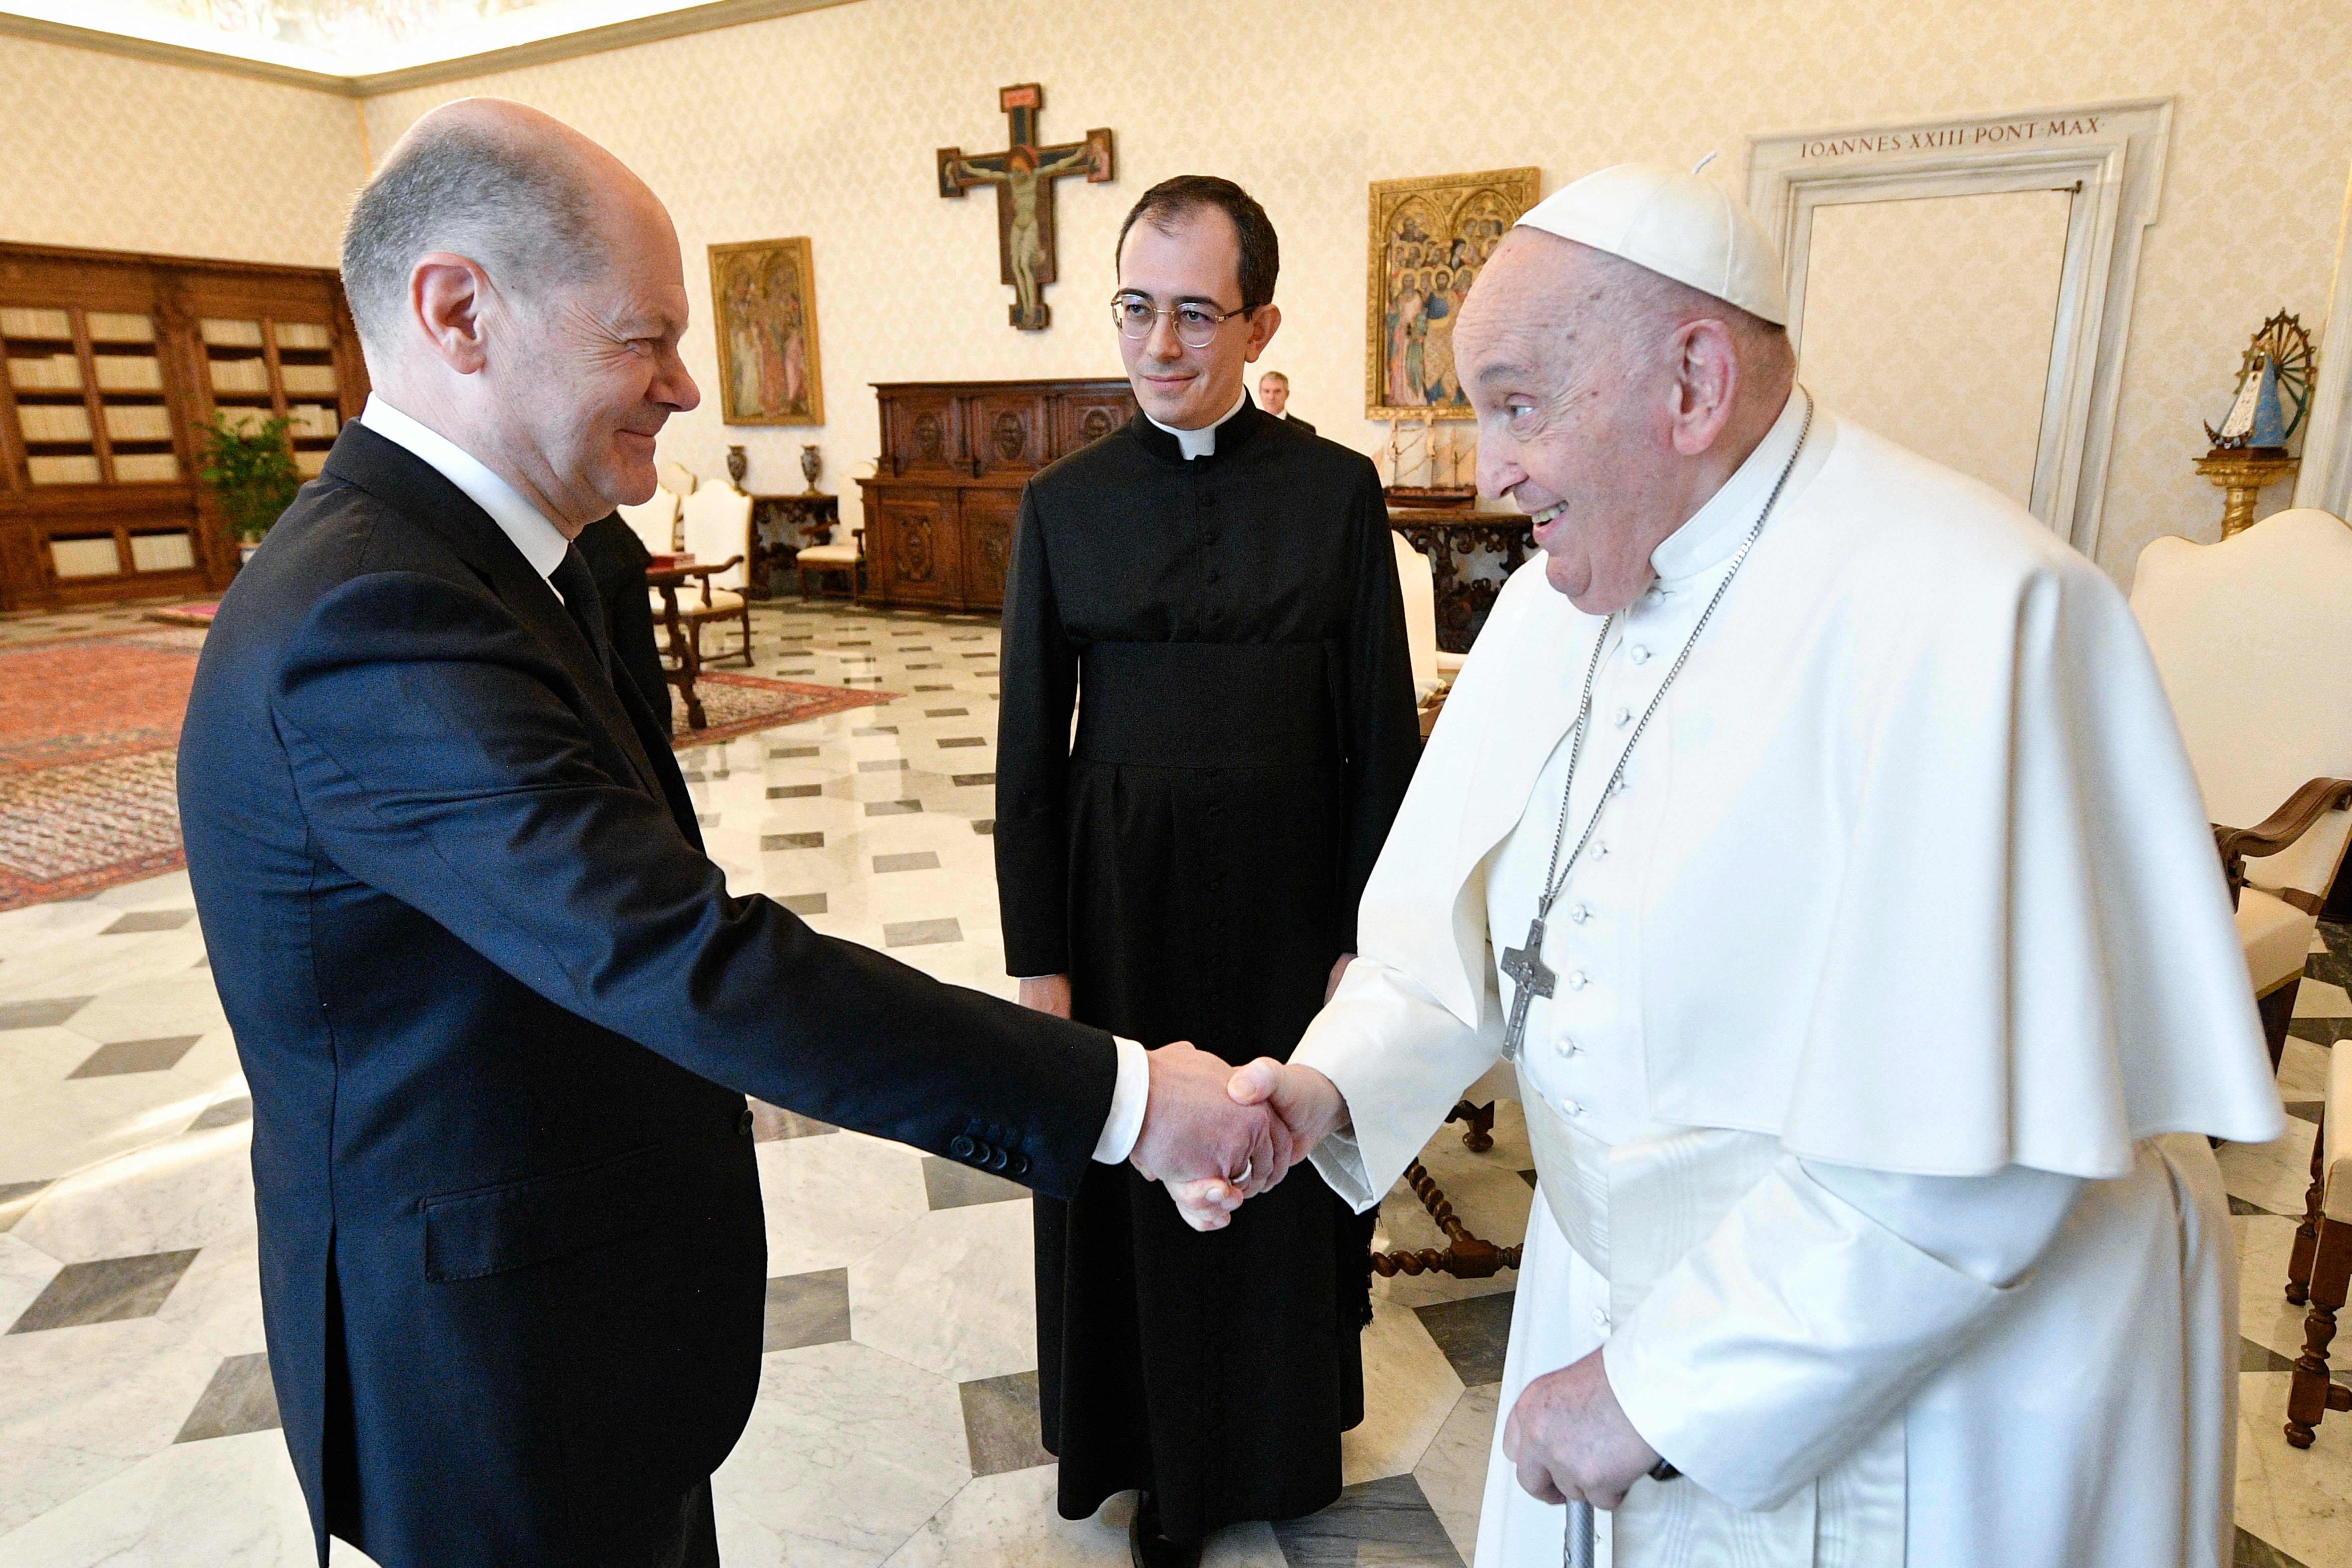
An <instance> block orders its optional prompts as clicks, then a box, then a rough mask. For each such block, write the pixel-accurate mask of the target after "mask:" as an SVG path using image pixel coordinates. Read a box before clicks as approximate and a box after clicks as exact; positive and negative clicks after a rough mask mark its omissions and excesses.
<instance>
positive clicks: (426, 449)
mask: <svg viewBox="0 0 2352 1568" xmlns="http://www.w3.org/2000/svg"><path fill="white" fill-rule="evenodd" d="M360 423H361V424H362V425H364V426H367V427H368V428H369V429H371V430H373V431H374V432H375V433H376V434H377V435H379V436H381V437H383V438H384V439H385V440H387V441H390V442H391V443H393V444H394V446H396V447H406V448H407V449H408V450H409V451H410V452H411V453H413V454H414V455H415V457H416V458H418V459H419V460H421V461H422V462H423V463H424V464H425V467H427V468H431V469H432V470H433V471H434V472H435V473H437V474H439V475H440V476H441V477H442V478H443V479H447V480H448V481H449V482H450V483H451V484H453V485H455V486H457V488H458V489H461V490H463V491H465V492H466V499H467V500H470V501H472V502H473V503H474V504H475V505H476V506H478V507H480V508H481V509H482V510H484V511H486V512H488V513H489V514H490V521H492V522H495V523H497V524H498V525H499V531H501V532H503V533H504V534H505V535H506V536H507V537H508V538H509V539H510V540H512V541H514V547H515V548H516V549H517V550H520V551H521V552H522V558H523V559H524V560H525V561H528V562H530V569H531V570H532V571H534V572H536V573H538V574H540V575H541V577H542V578H543V577H547V576H549V575H551V574H552V573H553V572H554V571H555V569H556V568H557V567H558V566H561V565H562V564H563V552H565V551H567V550H569V549H571V548H572V542H571V541H570V540H569V539H567V538H565V537H564V535H563V531H562V530H561V529H559V528H557V527H556V526H555V524H554V523H552V522H551V521H548V518H547V514H546V513H544V512H542V511H541V510H539V509H538V508H537V507H535V506H533V505H531V504H530V502H529V501H527V500H523V499H522V496H521V493H520V491H518V490H517V489H515V488H514V487H513V486H512V485H510V484H509V483H507V482H506V480H504V479H500V478H499V476H498V475H497V474H495V473H493V472H491V471H490V468H489V465H488V464H487V463H484V462H483V461H482V460H481V459H480V458H477V457H475V456H474V455H473V454H472V453H471V452H468V451H467V450H466V448H464V447H460V446H459V445H457V443H456V442H455V441H452V440H450V439H449V437H446V436H444V435H442V434H441V432H439V431H438V430H436V429H434V428H433V427H432V426H429V425H425V424H424V423H422V422H421V421H419V420H416V419H414V418H411V417H410V416H408V415H405V414H403V413H402V412H401V411H400V410H399V409H397V408H394V406H393V405H391V404H389V403H386V402H385V401H384V400H383V394H382V393H379V392H371V393H369V394H368V400H367V406H366V407H365V408H363V409H362V410H361V411H360ZM550 586H551V587H552V586H553V584H550ZM557 597H558V598H561V597H562V595H560V594H559V595H557Z"/></svg>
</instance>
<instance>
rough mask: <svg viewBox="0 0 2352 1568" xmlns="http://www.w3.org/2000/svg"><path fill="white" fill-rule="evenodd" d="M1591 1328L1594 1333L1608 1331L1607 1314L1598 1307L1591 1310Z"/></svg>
mask: <svg viewBox="0 0 2352 1568" xmlns="http://www.w3.org/2000/svg"><path fill="white" fill-rule="evenodd" d="M1592 1328H1593V1331H1594V1332H1595V1333H1602V1334H1605V1333H1607V1332H1608V1331H1609V1314H1608V1313H1607V1312H1606V1311H1604V1310H1601V1308H1599V1307H1595V1308H1593V1309H1592Z"/></svg>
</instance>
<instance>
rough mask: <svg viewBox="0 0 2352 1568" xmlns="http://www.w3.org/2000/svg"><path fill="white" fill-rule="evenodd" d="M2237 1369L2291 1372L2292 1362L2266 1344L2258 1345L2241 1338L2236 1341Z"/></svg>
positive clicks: (2292, 1368) (2244, 1370)
mask: <svg viewBox="0 0 2352 1568" xmlns="http://www.w3.org/2000/svg"><path fill="white" fill-rule="evenodd" d="M2238 1370H2239V1371H2240V1372H2293V1371H2294V1363H2293V1362H2292V1361H2289V1360H2288V1359H2287V1358H2286V1357H2284V1356H2283V1355H2281V1354H2279V1353H2278V1352H2276V1351H2274V1350H2273V1349H2271V1348H2270V1346H2268V1345H2258V1344H2256V1343H2254V1342H2253V1341H2252V1340H2247V1339H2242V1340H2240V1341H2239V1342H2238Z"/></svg>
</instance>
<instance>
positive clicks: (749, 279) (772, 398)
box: [710, 237, 824, 425]
mask: <svg viewBox="0 0 2352 1568" xmlns="http://www.w3.org/2000/svg"><path fill="white" fill-rule="evenodd" d="M710 314H711V319H712V321H713V322H714V324H715V325H716V327H717V329H718V332H719V417H720V418H721V419H722V420H724V421H725V422H726V423H727V424H730V425H822V424H824V382H823V380H822V378H821V377H820V376H819V374H818V373H817V355H816V269H815V268H814V265H813V264H812V263H811V262H810V259H809V242H808V240H807V239H806V238H805V237H802V238H798V239H755V240H750V241H747V242H745V243H743V244H740V245H714V246H712V247H710Z"/></svg>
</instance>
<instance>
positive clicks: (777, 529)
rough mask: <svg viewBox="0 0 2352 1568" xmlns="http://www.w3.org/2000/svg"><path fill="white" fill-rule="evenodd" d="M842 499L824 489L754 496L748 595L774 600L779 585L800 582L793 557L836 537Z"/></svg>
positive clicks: (746, 577) (748, 565) (748, 566)
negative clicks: (828, 493)
mask: <svg viewBox="0 0 2352 1568" xmlns="http://www.w3.org/2000/svg"><path fill="white" fill-rule="evenodd" d="M839 521H841V498H840V497H839V496H831V495H826V494H824V492H823V491H821V490H802V491H799V492H797V493H795V494H792V495H773V496H763V495H755V496H753V497H752V498H751V560H750V561H749V562H747V563H745V571H744V580H745V583H746V584H747V586H748V595H747V596H748V597H751V598H754V599H772V598H774V597H775V596H776V594H777V592H778V590H779V584H786V583H793V582H797V581H798V575H797V568H796V567H795V565H794V558H795V557H796V556H798V555H799V554H800V552H802V551H803V550H804V549H806V548H807V547H808V546H810V545H812V544H822V543H824V542H825V541H826V540H827V539H830V538H831V537H832V536H833V530H834V525H835V524H836V523H838V522H839Z"/></svg>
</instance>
